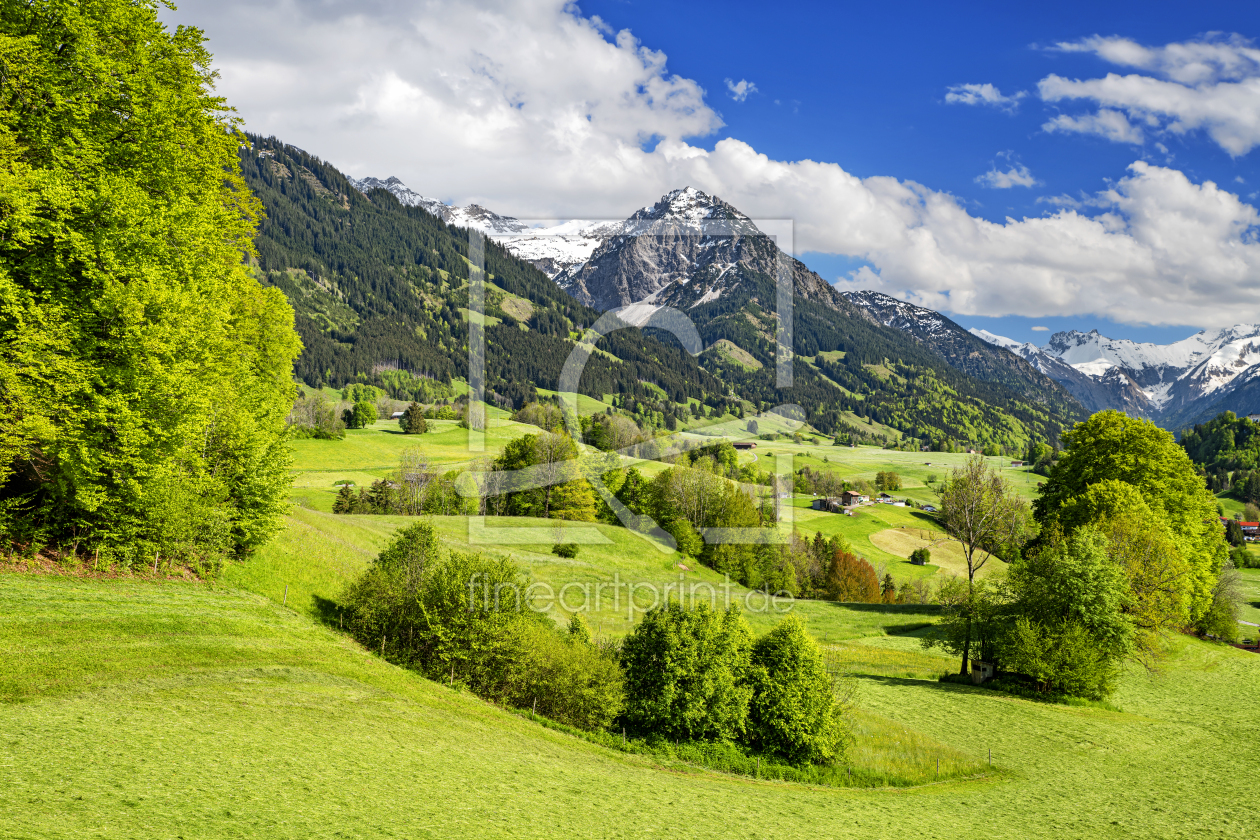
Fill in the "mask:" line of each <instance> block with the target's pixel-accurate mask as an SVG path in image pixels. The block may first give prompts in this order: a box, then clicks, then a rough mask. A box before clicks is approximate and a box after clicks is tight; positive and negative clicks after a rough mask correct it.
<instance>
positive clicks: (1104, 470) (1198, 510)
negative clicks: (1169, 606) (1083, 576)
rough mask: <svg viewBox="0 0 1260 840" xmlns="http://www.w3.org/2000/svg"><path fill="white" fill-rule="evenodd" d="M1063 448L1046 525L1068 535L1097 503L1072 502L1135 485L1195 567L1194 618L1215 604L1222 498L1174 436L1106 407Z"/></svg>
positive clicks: (1037, 507)
mask: <svg viewBox="0 0 1260 840" xmlns="http://www.w3.org/2000/svg"><path fill="white" fill-rule="evenodd" d="M1063 442H1064V448H1063V451H1062V453H1061V454H1060V457H1059V459H1058V460H1057V461H1055V463H1054V466H1053V467H1052V468H1051V470H1050V475H1049V479H1048V480H1047V481H1046V482H1045V484H1044V486H1043V487H1042V491H1041V495H1040V496H1039V497H1038V498H1037V500H1036V502H1034V505H1033V511H1034V515H1035V517H1036V518H1037V520H1038V521H1040V522H1041V523H1042V524H1043V526H1044V525H1048V524H1050V523H1051V522H1054V521H1057V522H1059V523H1060V525H1061V527H1062V529H1063V530H1064V531H1065V532H1067V531H1070V530H1071V529H1072V528H1073V527H1078V526H1079V525H1081V524H1084V523H1085V522H1087V521H1088V520H1089V516H1090V515H1092V514H1091V513H1090V511H1091V508H1090V506H1089V505H1086V506H1084V507H1081V506H1080V505H1079V504H1078V503H1076V502H1074V501H1073V500H1074V499H1076V497H1078V496H1082V495H1084V494H1085V493H1086V492H1087V491H1088V489H1089V488H1090V487H1091V486H1093V485H1095V484H1099V483H1101V482H1104V481H1109V480H1111V481H1117V482H1122V483H1124V484H1128V485H1131V486H1132V487H1133V488H1134V489H1136V490H1137V492H1138V494H1140V496H1141V498H1142V500H1143V501H1144V502H1145V503H1146V506H1147V508H1148V509H1149V510H1150V511H1151V512H1152V513H1153V514H1154V515H1155V516H1156V517H1158V518H1159V519H1160V520H1162V521H1163V522H1166V523H1167V527H1168V530H1169V532H1170V533H1171V536H1172V539H1173V540H1174V542H1175V543H1176V545H1177V548H1178V550H1179V551H1180V552H1181V554H1182V556H1183V557H1184V558H1185V560H1186V562H1187V563H1188V564H1189V573H1188V575H1187V587H1188V589H1187V591H1188V595H1189V610H1190V617H1191V620H1192V621H1197V620H1198V618H1199V617H1200V616H1202V615H1203V614H1204V612H1205V611H1206V610H1207V608H1208V606H1209V605H1210V604H1211V602H1212V589H1213V586H1214V585H1215V583H1216V577H1217V574H1218V572H1219V571H1220V568H1221V565H1222V564H1223V563H1224V561H1225V560H1226V558H1227V556H1228V547H1227V546H1226V543H1225V539H1224V534H1223V529H1222V528H1221V526H1220V524H1219V522H1218V520H1217V513H1216V499H1215V498H1214V497H1213V495H1212V493H1211V492H1209V491H1208V489H1207V486H1206V484H1205V483H1204V479H1203V478H1202V476H1200V475H1199V474H1198V473H1197V471H1196V470H1195V467H1194V464H1193V463H1192V462H1191V461H1190V458H1189V457H1188V456H1187V455H1186V452H1185V450H1183V449H1182V448H1181V447H1179V446H1178V445H1177V444H1176V442H1175V441H1174V440H1173V437H1172V435H1171V434H1170V433H1169V432H1167V431H1164V430H1163V429H1161V428H1159V427H1158V426H1156V425H1155V424H1154V423H1151V422H1150V421H1149V420H1139V419H1137V418H1132V417H1128V416H1127V415H1125V414H1123V413H1121V412H1119V411H1100V412H1098V413H1097V414H1095V415H1093V416H1092V417H1090V418H1089V419H1088V420H1087V421H1085V422H1084V423H1078V424H1077V425H1076V426H1075V427H1073V428H1072V429H1071V430H1070V431H1068V432H1065V433H1064V435H1063Z"/></svg>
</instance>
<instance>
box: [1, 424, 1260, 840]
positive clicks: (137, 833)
mask: <svg viewBox="0 0 1260 840" xmlns="http://www.w3.org/2000/svg"><path fill="white" fill-rule="evenodd" d="M435 425H436V426H437V430H436V431H435V432H432V433H429V434H426V435H424V436H422V437H420V438H419V439H418V440H417V439H416V438H414V437H413V438H408V437H406V436H403V435H396V434H393V433H392V426H391V425H390V424H388V423H379V424H377V425H376V426H375V427H374V428H372V429H367V430H362V431H357V432H350V433H349V434H348V435H347V438H346V439H345V440H343V441H296V442H294V444H293V447H294V453H295V472H294V474H295V488H294V499H295V501H297V502H298V504H297V505H295V507H294V508H293V510H292V512H291V514H290V515H289V516H288V517H286V521H285V528H284V530H283V531H282V532H281V533H280V534H279V535H278V536H277V537H276V538H274V539H273V540H272V541H271V542H270V543H269V544H268V545H266V546H265V547H264V548H263V549H262V550H261V551H260V552H259V553H258V554H257V555H255V556H254V557H252V558H251V559H250V560H248V561H246V562H244V563H238V564H232V565H230V566H229V567H228V568H227V569H226V571H225V573H224V576H223V578H222V580H221V581H219V582H217V583H213V584H207V583H190V582H183V581H181V582H176V581H169V582H160V581H148V582H146V581H138V580H129V579H118V580H87V579H80V578H73V577H57V576H50V575H38V576H37V575H31V574H25V573H21V572H14V571H10V572H7V573H3V574H0V651H2V653H3V657H4V662H5V668H4V669H3V671H2V672H0V719H2V721H3V723H2V726H3V728H2V730H0V731H2V732H3V739H0V770H2V771H3V779H4V785H3V787H0V826H3V828H4V831H3V836H4V837H6V838H8V837H13V838H39V837H78V836H93V837H118V838H131V837H184V838H193V837H207V838H218V837H260V838H272V837H303V838H306V837H330V838H331V837H377V836H397V837H408V838H411V837H556V836H565V835H578V836H594V837H656V836H660V835H661V834H662V833H666V832H673V833H676V834H679V835H680V836H683V837H730V836H742V835H748V836H753V837H770V838H777V837H784V838H788V837H806V836H808V837H813V836H823V837H833V836H836V837H861V838H866V837H890V838H903V837H926V838H934V837H935V838H957V837H984V838H1002V837H1016V838H1021V839H1022V838H1028V837H1055V838H1057V837H1100V838H1113V837H1120V838H1125V837H1158V838H1163V837H1193V838H1197V837H1239V838H1244V837H1252V836H1255V834H1256V832H1257V830H1260V818H1258V817H1257V816H1256V814H1255V810H1254V809H1253V808H1251V807H1250V805H1249V804H1248V803H1249V801H1250V798H1251V797H1252V789H1253V788H1254V782H1255V778H1256V776H1255V773H1256V770H1257V769H1258V768H1260V764H1258V763H1257V759H1256V757H1255V754H1254V749H1255V744H1256V743H1258V742H1260V717H1257V714H1256V711H1255V698H1256V697H1260V657H1258V656H1257V655H1256V654H1254V653H1250V652H1244V651H1240V650H1237V649H1235V648H1231V647H1228V646H1224V645H1216V644H1210V643H1206V642H1200V641H1196V640H1193V639H1190V638H1187V637H1182V636H1175V637H1171V638H1169V639H1168V640H1167V651H1166V654H1167V655H1166V658H1165V660H1164V662H1163V663H1162V665H1161V667H1160V669H1159V670H1158V671H1157V672H1147V671H1145V670H1142V669H1140V668H1137V667H1130V668H1128V670H1127V671H1126V673H1125V674H1124V676H1123V678H1122V680H1121V683H1120V687H1119V690H1118V691H1117V693H1116V694H1115V696H1114V697H1113V698H1112V701H1113V704H1114V706H1115V708H1116V709H1119V710H1120V711H1116V710H1114V709H1112V710H1109V709H1104V708H1099V707H1094V706H1064V705H1054V704H1048V703H1038V702H1032V701H1027V700H1022V699H1017V698H1012V697H1007V696H1003V695H998V694H995V693H992V692H988V691H984V690H981V689H975V688H969V687H964V686H956V685H953V684H947V683H941V682H939V681H938V680H937V678H938V677H939V676H940V675H941V674H943V673H947V672H951V671H955V670H956V669H957V666H958V662H957V660H956V659H953V658H951V657H948V656H946V655H943V654H941V653H938V652H928V651H925V650H923V648H922V646H921V644H920V637H921V636H922V635H923V634H924V633H925V632H927V631H928V628H929V627H930V625H931V623H932V622H934V621H935V620H936V615H937V613H936V608H934V607H931V606H884V605H873V604H872V605H866V604H835V603H827V602H820V601H799V602H795V603H793V604H787V603H784V604H780V605H779V606H780V608H789V607H790V608H791V609H794V610H796V611H798V613H799V614H801V615H803V616H804V617H805V619H806V621H807V627H808V628H809V630H810V632H811V633H813V634H814V635H815V636H816V637H817V638H819V639H820V640H821V641H822V642H823V643H824V648H825V650H826V653H827V656H828V660H829V662H830V663H831V664H832V665H833V666H835V667H837V668H839V669H841V670H843V671H844V672H847V673H850V674H852V675H853V676H852V679H851V682H852V683H853V684H854V685H855V686H856V688H855V693H854V696H853V701H852V708H851V720H852V724H853V731H854V734H855V739H856V740H855V744H854V746H853V748H852V749H851V751H850V753H849V755H848V756H847V758H846V763H847V764H848V765H849V766H852V767H853V768H854V772H855V774H856V775H857V776H858V777H860V778H862V779H882V780H884V782H883V784H884V786H883V787H880V786H879V785H878V784H877V785H876V787H874V788H870V787H857V788H848V789H846V788H815V787H809V786H802V785H794V784H788V783H782V782H768V781H759V780H755V779H749V778H745V777H736V776H729V775H724V774H720V773H715V772H712V771H707V770H704V769H702V768H698V767H694V766H691V765H687V764H685V763H682V762H680V761H677V760H675V759H670V758H660V757H649V756H641V755H634V754H627V753H623V752H620V751H614V750H610V749H608V748H605V747H601V746H598V745H595V744H592V743H590V742H588V741H586V740H584V739H580V738H575V737H572V736H569V735H565V734H562V733H559V732H556V731H554V730H551V729H547V728H544V727H543V726H542V725H540V724H538V723H535V722H532V721H530V720H529V719H528V717H527V716H521V715H518V714H515V713H513V712H511V711H510V710H502V709H498V708H495V707H493V706H491V705H488V704H486V703H484V702H481V701H479V700H477V699H476V698H474V697H471V696H469V695H467V694H463V693H460V692H458V691H454V690H452V689H450V688H447V687H445V686H442V685H438V684H434V683H431V682H428V681H426V680H424V679H422V678H419V677H417V676H415V675H413V674H410V673H408V672H405V671H402V670H400V669H398V668H395V667H393V666H391V665H389V664H387V663H385V662H383V661H382V660H380V659H378V658H377V657H375V656H373V655H372V654H371V653H370V652H365V651H363V650H362V649H360V648H359V647H358V646H357V645H356V644H354V643H353V642H351V641H350V640H349V639H348V638H346V637H345V636H343V635H342V634H340V633H339V632H338V631H337V629H336V628H337V621H338V613H337V601H338V598H339V596H340V594H341V592H342V591H343V588H344V587H345V585H346V582H347V581H348V580H350V579H351V578H352V577H353V576H354V575H356V574H358V573H359V572H360V571H361V570H362V569H364V568H365V567H366V566H367V564H369V563H370V562H371V560H372V558H373V557H374V556H375V555H376V553H377V552H379V551H380V549H381V548H382V547H383V546H384V545H385V544H386V543H387V542H388V541H389V539H390V538H391V536H392V534H393V533H394V531H395V530H396V529H398V528H399V527H401V526H404V525H406V524H408V523H409V522H411V521H414V520H410V519H407V518H404V517H388V516H334V515H333V514H331V513H330V512H329V510H330V507H331V501H332V497H333V489H332V482H334V481H336V480H339V479H346V478H348V479H351V480H355V481H357V482H369V481H371V480H375V479H376V478H380V477H383V476H385V475H387V474H388V473H389V471H390V470H392V469H393V468H394V465H395V463H396V461H397V458H398V455H399V454H400V453H401V451H402V449H404V448H406V447H409V446H414V445H416V444H417V443H419V444H420V445H421V447H422V449H423V451H425V452H426V454H428V455H429V456H430V457H431V458H432V460H433V461H434V462H435V463H440V464H441V465H443V467H444V468H445V467H447V466H448V465H449V467H450V468H456V467H459V466H461V465H463V464H466V463H467V462H468V460H469V455H468V453H467V452H466V450H465V440H466V435H467V432H465V431H463V430H460V429H458V427H457V425H456V424H455V423H454V422H453V421H451V422H447V423H442V422H441V421H439V422H438V423H437V424H435ZM532 430H533V427H528V426H522V425H520V424H515V423H509V422H507V421H498V422H496V423H495V424H492V427H491V429H490V431H489V433H488V434H487V450H488V454H494V453H495V452H496V451H497V450H498V449H499V448H501V447H502V445H503V444H504V443H505V442H506V441H507V440H509V439H510V438H511V437H513V436H515V435H518V434H523V433H527V432H530V431H532ZM783 451H789V452H792V453H793V454H794V455H795V456H797V457H798V459H799V460H798V464H799V463H802V462H803V463H809V464H811V468H815V469H821V468H827V469H835V470H836V471H837V472H839V473H840V474H841V475H842V476H845V477H847V478H867V480H870V478H873V475H874V472H875V471H877V470H879V469H894V470H897V471H898V472H900V473H901V474H902V476H903V479H904V480H905V481H906V484H907V490H906V491H905V492H901V493H897V494H896V495H897V496H898V497H905V496H910V497H912V498H914V497H916V496H915V494H916V493H921V494H922V498H923V499H924V500H930V499H931V498H932V496H931V491H930V490H928V489H927V488H926V487H924V486H923V485H924V481H925V479H926V474H927V472H929V471H932V472H935V473H936V475H937V476H938V477H943V475H944V473H945V471H946V469H947V468H948V466H952V465H956V464H958V463H961V462H962V460H963V459H964V458H965V457H966V456H961V455H942V454H940V453H932V454H930V455H929V454H927V453H897V452H890V451H886V450H881V449H876V448H874V447H859V448H857V449H849V448H847V447H822V446H810V445H796V444H791V443H787V444H783V443H778V442H762V444H761V445H759V447H758V449H757V450H756V453H757V455H758V460H759V461H765V460H767V459H766V456H767V455H768V454H769V455H773V454H774V453H776V452H783ZM741 457H743V458H745V459H747V460H751V455H744V456H741ZM824 457H825V459H826V460H824ZM928 460H930V461H932V465H931V466H930V467H929V466H928V465H926V464H924V463H923V462H924V461H928ZM653 469H659V467H655V468H653ZM1009 474H1010V475H1011V477H1012V478H1013V479H1014V480H1016V481H1018V482H1020V487H1021V488H1022V489H1023V490H1024V491H1025V492H1031V490H1032V489H1033V488H1035V479H1036V477H1035V476H1028V475H1027V474H1024V473H1020V472H1017V471H1010V473H1009ZM791 504H792V515H793V517H794V521H795V523H796V526H797V527H798V528H799V529H800V530H801V531H802V532H804V533H807V534H808V533H813V531H815V530H818V531H821V532H823V533H824V534H832V533H837V532H839V533H844V534H845V536H846V537H847V538H848V539H849V540H850V541H851V542H852V544H853V545H854V546H855V547H856V548H857V549H858V551H859V552H860V553H862V554H864V555H865V556H867V557H869V558H870V559H871V560H872V562H874V563H876V564H877V565H880V566H881V567H883V568H885V569H887V570H888V571H890V572H891V573H893V574H894V576H896V577H898V578H899V579H900V580H905V579H909V578H910V577H911V576H913V575H925V574H927V575H931V574H941V573H951V572H957V558H956V557H953V556H952V555H951V551H952V552H956V551H957V546H956V545H955V546H953V548H951V547H950V546H949V545H948V544H947V543H944V542H942V538H943V535H941V534H940V532H939V529H936V528H935V526H934V524H933V522H932V521H931V519H930V518H929V517H926V516H925V515H924V514H922V513H921V512H918V511H915V510H913V509H911V508H896V507H891V506H887V505H876V506H871V507H868V508H863V509H862V511H861V512H860V514H859V515H858V516H856V517H847V516H841V515H836V514H826V513H821V512H816V511H812V510H809V509H808V504H809V500H808V499H803V498H798V499H795V500H793V501H792V503H791ZM432 521H433V522H434V524H435V525H436V526H437V528H438V530H439V532H440V533H441V535H442V536H443V538H444V540H445V541H446V542H447V543H448V544H450V545H451V546H452V547H455V548H461V549H467V550H477V551H482V552H486V553H490V554H498V555H506V556H510V557H511V558H512V559H513V560H514V561H515V562H516V563H517V564H518V566H519V567H520V568H521V570H522V571H523V573H524V574H525V575H526V576H527V577H528V579H529V581H530V582H531V583H535V584H545V585H547V586H549V587H550V588H551V591H552V593H553V594H557V595H558V594H559V590H561V589H562V588H563V587H565V586H566V585H568V586H569V589H568V596H569V597H568V600H566V601H565V605H566V606H578V605H580V604H581V603H582V602H583V601H584V600H585V599H586V598H589V593H590V592H591V589H592V588H593V587H594V586H595V585H597V584H604V585H605V586H608V585H609V584H611V583H613V582H620V583H622V584H625V583H634V584H636V586H637V589H636V596H635V601H634V603H635V608H634V609H631V608H630V606H629V601H628V596H627V595H626V594H625V593H626V590H625V589H624V588H623V589H622V590H621V593H622V594H621V599H620V602H619V603H618V604H616V605H614V604H612V603H609V600H608V599H609V590H607V589H605V590H604V591H603V598H604V600H602V601H601V603H600V604H599V606H598V608H595V605H594V604H593V603H592V602H590V601H586V606H587V607H588V609H589V612H588V618H589V621H590V623H591V626H592V628H593V629H594V630H595V631H596V633H597V635H601V636H619V635H622V634H624V633H626V632H628V631H629V630H631V629H632V628H633V626H634V623H635V621H636V620H638V619H639V618H641V616H642V611H643V610H644V609H646V608H647V607H648V606H650V604H651V600H652V598H651V596H650V593H649V591H648V587H655V588H656V591H657V592H659V591H660V590H661V589H663V588H664V587H665V586H666V585H667V584H668V585H670V586H671V587H677V586H679V585H680V584H681V585H682V586H683V587H684V588H689V587H691V586H693V585H699V586H700V587H702V588H701V590H700V593H701V594H707V591H708V590H707V589H705V588H704V587H712V588H713V590H714V591H715V592H717V593H718V597H719V599H720V598H721V597H722V594H721V593H723V591H724V590H723V589H722V587H721V585H722V583H723V581H722V580H721V578H720V577H719V576H718V575H716V574H715V573H713V572H712V571H710V570H708V569H706V568H703V567H699V568H696V567H692V568H686V569H684V568H680V561H684V564H685V559H684V558H681V557H680V556H679V555H677V554H674V553H663V552H662V551H660V550H659V549H658V548H657V547H655V546H654V545H653V544H650V543H648V542H646V541H644V540H643V539H641V538H640V537H637V536H635V535H633V534H632V533H630V532H629V531H627V530H625V529H623V528H619V527H612V526H607V525H592V524H579V523H564V524H563V525H561V526H560V527H561V528H562V529H571V530H568V531H563V530H562V531H561V532H560V533H557V531H556V526H557V523H555V522H548V521H545V520H533V519H523V518H517V519H495V518H488V519H486V520H485V521H484V523H482V522H480V521H479V520H476V519H470V518H468V517H454V516H452V517H432ZM483 527H484V528H485V529H489V530H480V529H481V528H483ZM571 538H578V539H580V540H581V542H582V544H581V549H580V552H579V555H578V556H577V558H575V559H573V560H564V559H561V558H558V557H556V556H554V555H552V554H551V553H550V551H549V549H550V544H551V543H552V542H554V541H556V540H557V539H565V540H567V539H571ZM915 540H924V541H931V542H932V544H933V546H934V547H933V556H934V559H935V560H936V561H937V563H938V564H939V566H938V565H934V566H929V567H912V566H910V565H909V564H908V563H906V562H905V561H904V559H903V555H904V554H905V553H908V548H909V547H910V546H911V545H916V544H918V543H916V542H915ZM881 546H883V547H882V548H881ZM686 565H690V564H686ZM991 568H993V569H995V570H997V571H998V572H999V573H1000V564H999V563H998V561H992V564H991ZM1243 581H1244V589H1245V598H1246V602H1247V603H1246V605H1245V606H1244V614H1243V618H1244V619H1246V620H1249V621H1255V622H1257V623H1260V570H1245V571H1244V572H1243ZM673 591H675V592H676V591H677V589H674V590H673ZM726 591H728V592H729V597H730V598H731V600H733V601H735V602H738V603H740V604H741V606H742V608H743V609H744V612H745V615H746V617H747V618H748V620H749V622H750V624H751V625H752V626H753V628H754V631H755V632H757V633H761V632H765V631H766V630H768V629H769V628H770V627H772V626H773V625H774V624H775V622H776V621H777V620H778V618H779V614H778V613H776V612H775V611H774V610H773V609H762V607H763V602H762V601H760V600H758V599H756V598H754V600H752V601H751V602H749V601H748V600H747V599H748V596H749V593H748V592H747V591H746V590H744V589H742V588H741V587H738V586H731V587H730V589H729V590H726ZM549 612H550V615H551V616H552V617H553V618H554V619H555V620H557V621H564V620H565V619H566V617H567V615H568V610H566V609H565V608H564V606H562V605H560V604H556V603H552V604H551V608H550V611H549ZM1254 635H1255V632H1254V628H1244V632H1243V636H1244V638H1251V637H1253V636H1254ZM990 750H992V760H993V765H992V766H990V765H989V763H988V762H989V751H990ZM938 762H939V766H940V768H941V771H940V773H941V775H940V777H938V776H937V770H936V768H937V766H938Z"/></svg>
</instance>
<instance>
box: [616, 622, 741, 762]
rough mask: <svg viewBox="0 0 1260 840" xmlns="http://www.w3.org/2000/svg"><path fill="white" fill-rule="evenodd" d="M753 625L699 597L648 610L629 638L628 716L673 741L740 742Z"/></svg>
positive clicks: (624, 654) (624, 662) (625, 654)
mask: <svg viewBox="0 0 1260 840" xmlns="http://www.w3.org/2000/svg"><path fill="white" fill-rule="evenodd" d="M751 646H752V641H751V633H750V632H749V630H748V624H747V623H746V622H745V621H744V619H743V618H742V617H741V616H740V615H739V613H738V612H737V611H736V610H734V609H730V610H726V611H724V612H718V611H716V610H714V609H712V608H711V607H709V606H708V605H707V604H705V603H703V602H701V603H700V604H698V605H697V606H695V607H693V608H691V609H684V608H683V607H682V606H680V605H679V604H677V603H672V604H668V605H666V606H664V607H658V608H656V609H653V610H651V611H649V612H648V614H647V615H646V616H644V618H643V622H642V623H641V624H639V626H638V627H636V628H635V629H634V632H633V633H631V634H630V635H629V636H628V637H627V638H626V640H625V642H624V643H623V645H622V649H621V666H622V668H623V669H624V670H625V680H626V711H625V719H626V722H627V723H628V724H629V725H630V726H631V727H633V728H635V729H638V730H639V731H642V732H644V733H649V734H654V735H659V736H661V737H665V738H669V739H671V740H695V739H716V740H737V739H738V738H740V737H741V736H743V734H744V729H745V726H746V724H747V718H748V700H749V697H750V695H751V689H750V687H749V686H748V683H747V681H746V677H747V673H748V667H749V654H750V648H751Z"/></svg>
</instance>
